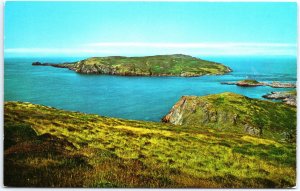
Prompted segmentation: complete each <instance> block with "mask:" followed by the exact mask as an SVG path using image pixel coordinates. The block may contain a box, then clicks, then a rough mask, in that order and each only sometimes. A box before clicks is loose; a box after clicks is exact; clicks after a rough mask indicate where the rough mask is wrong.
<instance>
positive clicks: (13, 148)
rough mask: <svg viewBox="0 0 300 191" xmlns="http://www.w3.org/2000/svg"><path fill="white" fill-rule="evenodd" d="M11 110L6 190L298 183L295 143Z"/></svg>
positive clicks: (10, 106)
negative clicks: (21, 187)
mask: <svg viewBox="0 0 300 191" xmlns="http://www.w3.org/2000/svg"><path fill="white" fill-rule="evenodd" d="M4 109H5V111H4V120H5V123H4V131H5V132H4V135H5V142H4V143H5V144H4V145H5V150H4V184H5V185H6V186H38V187H45V186H47V187H48V186H51V187H75V186H77V187H201V188H205V187H210V188H226V187H231V188H240V187H252V188H253V187H254V188H259V187H270V188H271V187H272V188H273V187H292V186H295V178H296V146H295V144H287V143H284V142H278V141H275V140H271V139H263V138H258V137H254V136H251V135H246V134H242V133H231V132H223V131H219V130H217V129H211V128H205V127H204V126H202V127H201V128H200V127H193V126H191V127H189V128H187V127H181V126H175V125H171V124H164V123H155V122H142V121H133V120H121V119H115V118H107V117H101V116H98V115H92V114H83V113H79V112H68V111H63V110H58V109H55V108H50V107H45V106H41V105H34V104H31V103H22V102H6V103H5V107H4Z"/></svg>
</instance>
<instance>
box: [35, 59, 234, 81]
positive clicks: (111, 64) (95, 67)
mask: <svg viewBox="0 0 300 191" xmlns="http://www.w3.org/2000/svg"><path fill="white" fill-rule="evenodd" d="M32 65H33V66H52V67H58V68H68V69H70V70H73V71H75V72H77V73H80V74H106V75H120V76H182V77H195V76H203V75H221V74H225V73H228V72H231V71H232V70H231V69H230V68H229V67H227V66H225V65H223V64H220V63H217V62H211V61H206V60H202V59H199V58H195V57H192V56H188V55H183V54H173V55H156V56H144V57H125V56H109V57H92V58H87V59H84V60H81V61H78V62H70V63H61V64H55V63H41V62H33V63H32Z"/></svg>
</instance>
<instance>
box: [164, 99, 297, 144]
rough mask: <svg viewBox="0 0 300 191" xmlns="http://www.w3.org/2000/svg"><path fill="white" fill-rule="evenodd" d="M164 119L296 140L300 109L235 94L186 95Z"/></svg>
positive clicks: (167, 121)
mask: <svg viewBox="0 0 300 191" xmlns="http://www.w3.org/2000/svg"><path fill="white" fill-rule="evenodd" d="M162 121H163V122H166V123H172V124H175V125H194V126H195V125H205V126H211V127H212V128H218V129H230V130H234V131H240V132H246V133H249V134H252V135H257V136H263V137H269V138H276V139H280V140H286V141H294V139H295V132H296V109H295V108H294V107H290V106H287V105H284V104H282V103H273V102H269V101H263V100H257V99H251V98H248V97H245V96H242V95H238V94H234V93H222V94H216V95H209V96H203V97H197V96H183V97H182V98H181V99H180V100H179V101H178V102H177V103H176V104H175V105H174V106H173V108H172V109H171V110H170V112H169V113H168V114H167V115H166V116H165V117H163V118H162Z"/></svg>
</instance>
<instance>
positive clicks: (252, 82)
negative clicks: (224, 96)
mask: <svg viewBox="0 0 300 191" xmlns="http://www.w3.org/2000/svg"><path fill="white" fill-rule="evenodd" d="M221 84H226V85H237V86H242V87H256V86H270V87H272V88H296V84H293V83H280V82H272V83H266V82H259V81H256V80H251V79H247V80H241V81H238V82H221Z"/></svg>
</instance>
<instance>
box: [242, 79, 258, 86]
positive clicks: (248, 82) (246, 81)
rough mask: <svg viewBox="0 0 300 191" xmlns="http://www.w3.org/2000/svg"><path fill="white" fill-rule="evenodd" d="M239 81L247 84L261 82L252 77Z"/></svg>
mask: <svg viewBox="0 0 300 191" xmlns="http://www.w3.org/2000/svg"><path fill="white" fill-rule="evenodd" d="M238 83H247V84H251V85H255V84H260V82H259V81H257V80H252V79H246V80H241V81H239V82H238Z"/></svg>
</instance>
